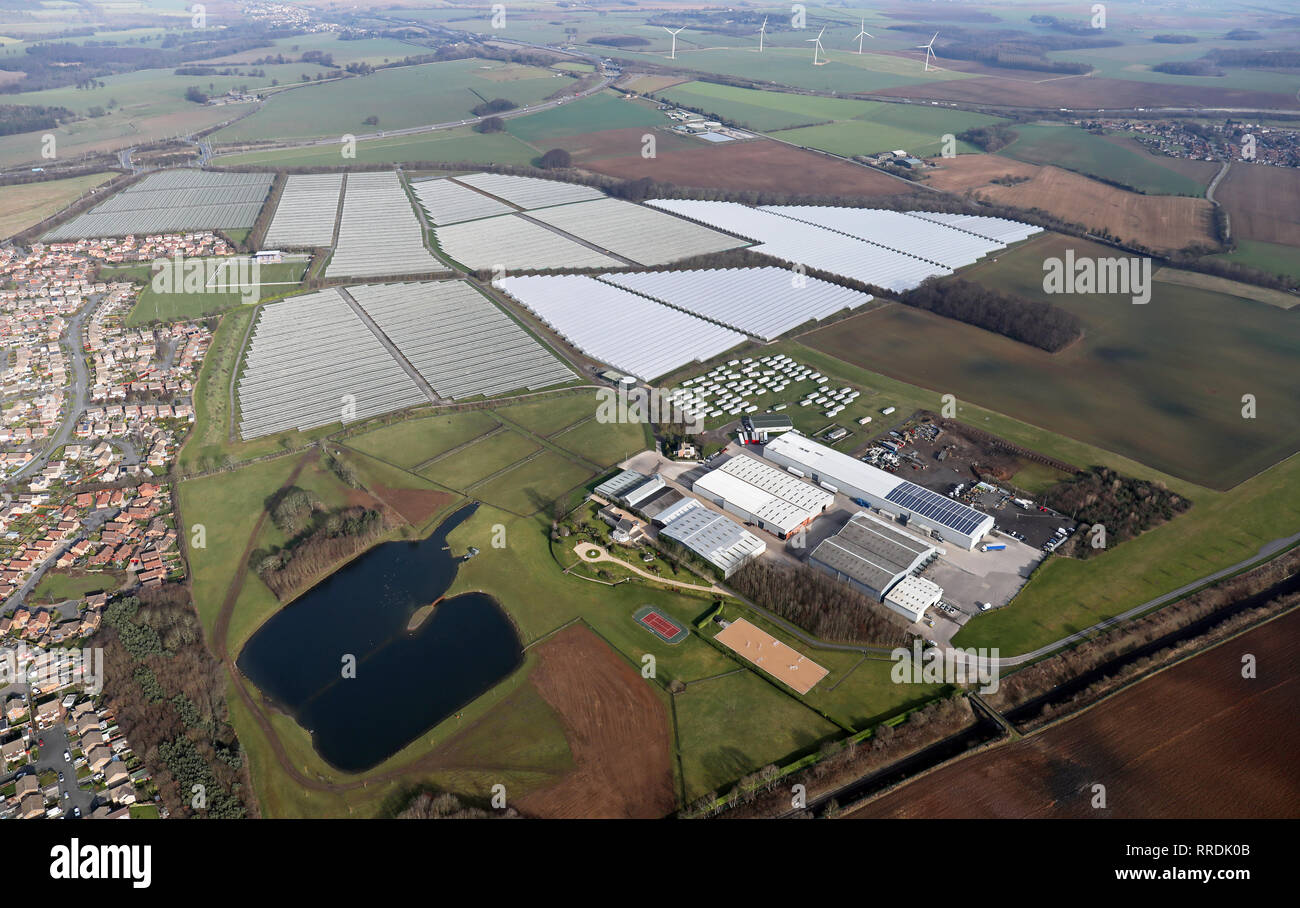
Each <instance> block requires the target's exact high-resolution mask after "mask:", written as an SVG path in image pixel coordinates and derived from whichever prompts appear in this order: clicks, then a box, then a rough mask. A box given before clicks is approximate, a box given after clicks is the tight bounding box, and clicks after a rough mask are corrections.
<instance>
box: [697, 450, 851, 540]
mask: <svg viewBox="0 0 1300 908" xmlns="http://www.w3.org/2000/svg"><path fill="white" fill-rule="evenodd" d="M692 489H693V491H694V492H695V494H696V495H699V496H700V497H701V498H705V499H708V500H709V501H711V502H713V503H714V504H716V505H718V506H719V507H721V508H722V509H723V510H725V511H727V512H728V513H731V514H735V515H736V516H737V517H739V518H740V519H741V520H744V521H747V522H753V523H754V524H756V525H757V526H758V527H759V528H760V529H764V530H767V531H768V532H771V533H775V534H776V535H778V536H780V537H781V538H782V539H785V538H786V537H787V536H789V535H790V534H791V533H793V532H795V531H797V530H799V529H801V528H803V527H806V526H808V525H809V524H810V523H812V522H813V521H814V520H816V519H817V517H818V515H820V514H821V513H822V512H823V511H825V510H826V509H827V508H828V507H830V506H831V504H832V503H833V502H834V501H835V496H834V495H832V494H831V493H830V492H827V491H826V490H824V489H819V488H817V487H816V486H813V485H809V484H808V483H806V482H803V481H802V480H800V479H797V478H795V477H794V476H792V475H790V474H789V473H787V472H785V471H784V470H778V469H776V467H773V466H769V465H768V464H765V463H763V462H762V461H760V460H757V459H755V458H753V457H746V456H744V455H737V456H736V457H733V458H731V459H730V460H728V461H727V462H726V463H724V464H723V465H722V466H720V467H718V468H717V469H716V470H711V471H710V472H708V473H706V474H704V476H702V477H700V478H699V479H697V480H695V484H694V485H693V486H692Z"/></svg>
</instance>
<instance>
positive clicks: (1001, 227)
mask: <svg viewBox="0 0 1300 908" xmlns="http://www.w3.org/2000/svg"><path fill="white" fill-rule="evenodd" d="M907 214H908V215H909V216H911V217H914V218H922V219H924V220H927V221H933V222H934V223H936V224H946V225H947V226H949V227H952V228H954V229H956V230H964V231H966V232H967V233H973V234H975V235H976V236H981V237H984V238H985V239H989V240H994V241H996V242H999V243H1018V242H1020V241H1021V240H1023V239H1026V238H1028V237H1031V236H1033V235H1034V234H1036V233H1042V232H1043V228H1041V227H1035V226H1034V225H1033V224H1022V223H1020V222H1019V221H1011V220H1008V219H1006V218H992V217H988V216H986V215H979V214H948V213H945V212H939V211H909V212H907Z"/></svg>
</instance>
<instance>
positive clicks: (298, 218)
mask: <svg viewBox="0 0 1300 908" xmlns="http://www.w3.org/2000/svg"><path fill="white" fill-rule="evenodd" d="M342 191H343V174H341V173H320V174H294V175H293V176H291V177H289V178H288V180H286V181H285V184H284V191H283V192H281V193H280V203H279V204H278V205H277V206H276V208H275V217H274V218H272V219H271V226H270V227H268V228H267V230H266V238H265V239H263V240H262V245H263V246H264V247H265V248H267V249H281V248H284V247H292V246H298V247H302V246H311V247H316V246H330V245H333V243H334V222H335V220H337V218H338V207H339V193H341V192H342Z"/></svg>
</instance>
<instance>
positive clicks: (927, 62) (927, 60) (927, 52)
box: [916, 32, 939, 72]
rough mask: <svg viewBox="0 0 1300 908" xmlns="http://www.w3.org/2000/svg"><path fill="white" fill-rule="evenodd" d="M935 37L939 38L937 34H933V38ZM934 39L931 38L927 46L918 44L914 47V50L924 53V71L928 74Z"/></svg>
mask: <svg viewBox="0 0 1300 908" xmlns="http://www.w3.org/2000/svg"><path fill="white" fill-rule="evenodd" d="M937 37H939V33H938V32H935V33H934V38H937ZM934 38H931V39H930V43H929V44H918V45H916V49H917V50H923V51H925V71H926V72H929V71H930V58H931V57H933V56H934Z"/></svg>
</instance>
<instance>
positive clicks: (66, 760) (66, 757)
mask: <svg viewBox="0 0 1300 908" xmlns="http://www.w3.org/2000/svg"><path fill="white" fill-rule="evenodd" d="M63 762H64V763H71V762H72V754H70V753H68V752H67V751H66V750H65V751H64V752H63Z"/></svg>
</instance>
